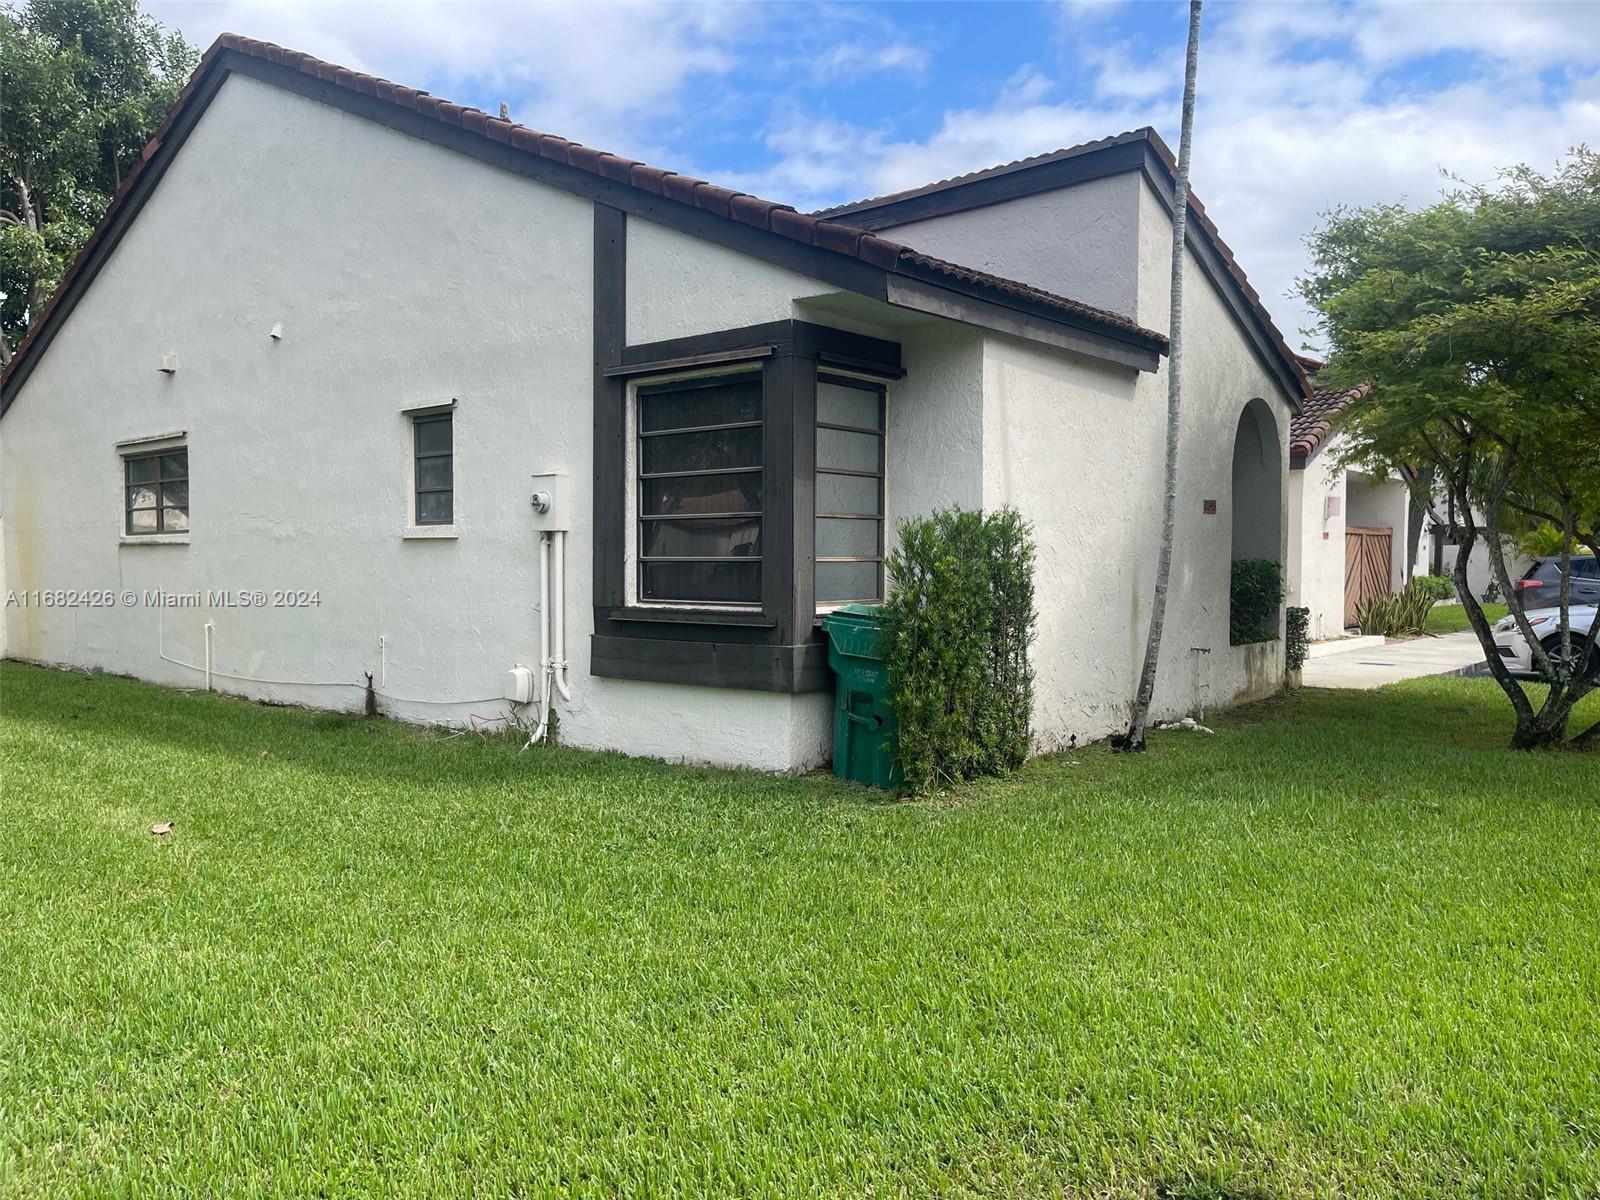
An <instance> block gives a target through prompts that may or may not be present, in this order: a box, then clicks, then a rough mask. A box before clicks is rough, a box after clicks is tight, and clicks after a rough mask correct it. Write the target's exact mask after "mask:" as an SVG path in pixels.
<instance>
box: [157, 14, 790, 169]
mask: <svg viewBox="0 0 1600 1200" xmlns="http://www.w3.org/2000/svg"><path fill="white" fill-rule="evenodd" d="M146 7H147V8H148V10H149V11H150V12H152V13H153V14H154V15H155V16H156V17H157V18H159V19H160V20H162V21H163V22H165V23H167V24H169V25H172V26H175V27H176V28H178V29H180V30H182V31H183V33H184V35H185V36H186V37H188V38H189V40H190V41H193V42H195V43H196V44H198V45H201V46H204V45H207V44H209V43H210V42H211V41H212V40H214V39H215V37H216V36H217V34H219V33H222V32H224V31H225V30H232V31H234V32H238V33H243V34H247V35H248V36H250V37H256V38H261V39H263V40H266V41H273V42H278V43H279V44H281V45H285V46H289V47H292V48H293V49H296V50H301V51H304V52H306V53H308V54H313V55H316V56H317V57H319V58H324V59H327V60H329V61H331V62H337V63H339V64H341V65H343V66H347V67H350V68H352V69H353V70H359V71H366V72H369V73H371V74H376V75H381V76H384V77H386V78H390V79H394V80H397V81H399V82H402V83H407V84H410V85H412V86H417V85H418V84H419V82H427V81H432V84H431V86H432V87H433V88H434V89H435V90H440V91H443V89H444V88H446V87H448V86H449V85H450V84H452V83H458V84H459V83H461V82H463V81H466V80H469V79H470V80H472V81H474V82H475V83H477V84H479V85H480V86H482V85H484V84H487V85H488V86H491V87H494V88H497V89H499V90H500V92H501V93H502V97H501V98H503V99H506V100H508V101H510V103H511V107H512V111H513V115H514V116H515V117H516V118H517V119H518V120H520V121H523V122H524V123H526V124H529V125H534V126H536V127H539V128H543V129H547V130H550V131H551V132H553V133H559V134H561V135H562V136H565V137H571V138H574V139H576V140H579V141H584V142H588V143H591V144H593V145H597V146H601V147H603V148H605V149H609V150H615V151H618V152H623V153H638V152H639V142H640V140H641V139H640V130H641V127H642V125H643V122H642V121H641V119H640V118H641V116H642V115H644V114H649V115H651V116H652V117H659V116H660V115H662V114H663V113H664V112H666V113H670V112H671V111H672V110H673V109H675V108H676V107H678V106H679V105H681V104H682V103H684V100H685V94H686V92H687V91H688V89H689V87H690V85H691V84H692V83H694V82H696V81H697V80H700V79H703V78H706V77H712V78H715V77H717V76H721V75H723V74H725V73H726V72H728V71H729V70H731V69H732V68H733V67H734V65H735V64H736V63H737V61H738V53H739V49H740V45H741V43H742V42H743V41H744V40H745V39H746V38H748V37H750V36H751V35H752V34H753V33H754V32H755V30H756V29H757V28H759V26H760V23H761V21H762V20H763V17H762V14H761V11H760V10H758V9H754V8H750V7H744V6H735V5H724V4H709V3H685V2H678V0H670V2H662V3H643V2H638V0H635V2H633V3H608V4H572V3H554V4H505V3H494V2H491V0H411V2H409V3H403V4H383V5H377V4H370V3H364V2H362V0H323V2H320V3H314V4H313V3H302V2H299V0H147V4H146ZM443 94H446V95H448V94H450V93H449V92H447V91H445V92H443ZM457 94H458V95H459V91H458V93H457Z"/></svg>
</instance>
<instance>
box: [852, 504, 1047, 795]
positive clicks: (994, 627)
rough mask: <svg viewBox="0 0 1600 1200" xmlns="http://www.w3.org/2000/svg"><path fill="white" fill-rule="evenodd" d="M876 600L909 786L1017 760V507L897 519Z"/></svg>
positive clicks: (1023, 684)
mask: <svg viewBox="0 0 1600 1200" xmlns="http://www.w3.org/2000/svg"><path fill="white" fill-rule="evenodd" d="M899 543H900V544H899V546H898V548H897V549H896V550H895V551H894V553H892V554H891V555H890V556H889V558H888V561H887V564H886V565H887V570H888V576H889V580H890V589H889V596H888V600H887V601H886V603H885V604H884V619H885V626H886V628H885V638H884V647H885V658H886V660H887V662H886V666H887V669H888V684H889V703H890V707H891V708H893V710H894V713H895V717H896V718H897V720H898V722H899V728H900V739H899V747H900V749H899V753H900V767H901V770H902V771H903V772H904V774H905V780H906V786H907V788H908V789H909V790H910V791H913V792H925V791H928V790H930V789H932V788H936V787H940V786H943V785H946V784H950V783H955V782H957V781H959V780H962V779H971V778H973V777H975V776H978V775H997V774H1004V773H1006V772H1008V771H1012V770H1015V769H1016V768H1017V767H1019V766H1021V765H1022V763H1023V761H1024V760H1025V759H1026V758H1027V757H1028V750H1029V748H1030V747H1031V745H1032V733H1031V723H1032V718H1033V669H1032V667H1031V666H1030V665H1029V662H1028V645H1029V643H1030V642H1031V641H1032V640H1033V629H1034V608H1033V561H1034V547H1033V536H1032V531H1031V529H1030V527H1029V525H1028V523H1027V522H1026V521H1024V520H1023V519H1022V516H1021V514H1019V513H1018V512H1017V511H1016V510H1015V509H1014V508H1010V507H1006V508H1002V509H1000V510H999V511H998V512H993V513H988V514H985V513H982V512H973V511H968V510H964V509H960V508H948V509H945V510H943V511H941V512H937V513H934V514H933V515H932V516H930V517H915V518H911V519H909V520H905V521H902V522H901V523H900V526H899Z"/></svg>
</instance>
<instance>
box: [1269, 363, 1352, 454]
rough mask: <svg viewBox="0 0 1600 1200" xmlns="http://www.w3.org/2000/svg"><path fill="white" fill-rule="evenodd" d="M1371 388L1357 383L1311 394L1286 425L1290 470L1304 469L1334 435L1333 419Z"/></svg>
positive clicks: (1319, 364)
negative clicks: (1352, 385) (1353, 385)
mask: <svg viewBox="0 0 1600 1200" xmlns="http://www.w3.org/2000/svg"><path fill="white" fill-rule="evenodd" d="M1307 361H1315V360H1307ZM1317 365H1318V366H1321V365H1322V364H1321V363H1318V364H1317ZM1371 386H1372V385H1371V384H1366V383H1358V384H1356V386H1355V387H1353V388H1343V389H1338V388H1330V389H1327V390H1324V391H1318V392H1313V393H1312V394H1311V396H1310V397H1309V398H1308V399H1307V400H1306V402H1305V403H1304V404H1303V405H1302V406H1301V411H1300V412H1299V413H1298V414H1297V415H1296V416H1295V418H1294V419H1293V420H1292V421H1290V422H1289V468H1290V470H1294V471H1301V470H1304V469H1305V465H1306V464H1307V463H1308V462H1310V461H1311V460H1312V459H1313V458H1315V457H1316V454H1317V451H1318V450H1320V449H1322V447H1323V446H1325V445H1327V444H1328V435H1329V434H1330V433H1332V432H1333V419H1334V418H1335V417H1336V416H1338V415H1339V414H1340V413H1342V412H1343V411H1344V410H1345V409H1346V408H1347V407H1349V404H1350V402H1351V401H1352V400H1356V399H1358V398H1360V397H1362V396H1365V395H1366V394H1367V393H1368V392H1369V391H1370V390H1371Z"/></svg>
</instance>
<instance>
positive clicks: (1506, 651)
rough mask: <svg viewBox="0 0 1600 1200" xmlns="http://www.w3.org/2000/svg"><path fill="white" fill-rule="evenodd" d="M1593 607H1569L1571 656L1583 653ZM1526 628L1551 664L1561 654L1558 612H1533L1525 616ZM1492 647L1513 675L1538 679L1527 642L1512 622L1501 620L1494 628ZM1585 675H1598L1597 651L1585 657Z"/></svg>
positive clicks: (1589, 605)
mask: <svg viewBox="0 0 1600 1200" xmlns="http://www.w3.org/2000/svg"><path fill="white" fill-rule="evenodd" d="M1595 612H1596V606H1595V605H1593V604H1588V605H1577V604H1575V605H1573V606H1572V608H1571V610H1570V615H1569V617H1568V621H1569V623H1570V625H1571V628H1572V639H1571V641H1572V653H1573V654H1575V655H1576V654H1582V653H1583V642H1584V639H1585V638H1587V637H1588V636H1589V630H1590V629H1591V628H1592V627H1593V626H1594V615H1595ZM1528 624H1529V625H1530V626H1532V627H1533V636H1534V637H1536V638H1538V639H1539V642H1540V644H1541V645H1543V646H1544V649H1545V653H1546V654H1548V655H1549V656H1550V658H1551V661H1552V662H1553V661H1554V660H1555V658H1556V656H1557V655H1558V654H1560V653H1561V610H1560V609H1559V608H1537V609H1534V610H1533V611H1532V612H1530V613H1529V614H1528ZM1494 644H1495V646H1496V647H1498V649H1499V651H1500V657H1501V658H1502V659H1504V660H1505V664H1506V666H1508V667H1510V668H1511V673H1512V674H1513V675H1521V676H1523V677H1525V678H1533V679H1536V678H1538V672H1536V671H1535V670H1534V669H1533V654H1532V652H1531V651H1530V650H1529V648H1528V643H1527V640H1526V639H1525V638H1524V637H1523V636H1522V632H1521V630H1519V629H1518V628H1517V622H1516V619H1515V618H1513V617H1503V618H1502V619H1501V620H1500V622H1499V623H1498V624H1497V625H1495V627H1494ZM1589 673H1590V674H1591V675H1600V648H1596V650H1595V651H1594V652H1593V653H1591V654H1590V655H1589Z"/></svg>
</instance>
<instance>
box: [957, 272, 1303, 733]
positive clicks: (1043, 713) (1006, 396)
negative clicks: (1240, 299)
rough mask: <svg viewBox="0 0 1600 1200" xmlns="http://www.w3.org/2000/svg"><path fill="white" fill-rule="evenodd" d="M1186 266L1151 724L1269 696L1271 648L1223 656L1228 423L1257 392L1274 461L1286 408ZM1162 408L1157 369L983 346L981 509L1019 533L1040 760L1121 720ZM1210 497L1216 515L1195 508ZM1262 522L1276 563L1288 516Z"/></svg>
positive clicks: (1153, 532) (1138, 620) (1140, 639)
mask: <svg viewBox="0 0 1600 1200" xmlns="http://www.w3.org/2000/svg"><path fill="white" fill-rule="evenodd" d="M1158 269H1163V268H1162V267H1160V266H1155V265H1150V264H1147V270H1158ZM1191 270H1192V274H1191V275H1190V280H1191V281H1198V282H1191V284H1190V287H1189V289H1188V290H1187V292H1186V295H1185V321H1186V325H1187V332H1186V334H1185V338H1186V343H1187V345H1188V347H1189V349H1188V350H1187V351H1186V354H1185V359H1184V361H1185V389H1184V390H1185V408H1184V418H1183V434H1182V438H1183V440H1182V459H1181V464H1180V471H1179V499H1178V510H1177V511H1178V518H1177V530H1176V538H1175V553H1174V558H1173V567H1172V580H1171V591H1170V597H1169V607H1168V610H1167V620H1166V635H1165V640H1164V649H1163V654H1162V661H1161V666H1160V670H1159V673H1158V677H1157V688H1156V701H1155V712H1156V715H1157V716H1158V718H1164V717H1173V716H1178V715H1181V714H1183V713H1185V712H1189V711H1191V710H1194V709H1201V708H1217V707H1221V706H1224V705H1227V704H1229V703H1232V702H1234V701H1236V700H1238V699H1242V698H1250V697H1254V696H1259V695H1263V694H1268V693H1270V692H1272V691H1276V690H1277V688H1278V687H1279V686H1280V685H1281V681H1282V675H1283V657H1282V643H1281V641H1279V642H1272V643H1265V644H1263V645H1260V646H1240V647H1234V646H1231V645H1230V644H1229V636H1228V584H1229V578H1230V573H1231V569H1232V558H1233V553H1232V538H1233V524H1232V519H1231V512H1232V494H1231V493H1232V481H1233V442H1234V436H1235V431H1236V430H1237V428H1238V424H1239V418H1240V415H1241V413H1242V412H1243V410H1244V408H1245V405H1246V404H1247V403H1248V402H1249V401H1250V399H1251V398H1252V397H1262V398H1272V399H1271V400H1270V401H1269V405H1270V408H1271V411H1272V414H1273V419H1274V424H1275V439H1274V444H1275V449H1276V451H1277V454H1278V461H1279V463H1280V464H1286V463H1287V461H1288V458H1287V453H1288V451H1287V443H1288V419H1287V418H1288V410H1287V407H1286V406H1285V405H1284V404H1283V402H1282V401H1281V400H1278V399H1276V397H1277V396H1278V392H1277V391H1276V388H1275V386H1274V384H1273V383H1272V380H1271V377H1270V376H1269V375H1268V373H1267V372H1266V370H1265V369H1264V368H1263V367H1262V366H1261V365H1260V364H1259V363H1258V362H1257V361H1256V360H1255V358H1254V356H1253V355H1252V353H1251V352H1250V350H1249V348H1248V346H1247V345H1246V344H1245V342H1244V340H1243V338H1242V336H1241V335H1240V334H1239V332H1238V330H1237V329H1236V328H1235V327H1234V326H1233V324H1232V320H1231V317H1230V316H1229V315H1228V313H1227V311H1226V309H1225V308H1224V306H1223V302H1222V300H1221V298H1220V297H1219V296H1217V295H1216V293H1215V292H1214V291H1212V290H1211V289H1210V287H1209V285H1206V284H1205V283H1204V279H1203V276H1200V274H1199V272H1198V269H1197V268H1195V267H1191ZM1156 286H1158V281H1157V279H1156V278H1155V277H1154V276H1151V275H1148V274H1146V275H1144V276H1142V277H1141V289H1145V288H1154V287H1156ZM1162 307H1163V308H1164V307H1165V305H1164V302H1163V305H1162ZM1161 324H1162V325H1164V324H1165V322H1164V321H1163V322H1162V323H1161ZM1158 327H1159V326H1158ZM1165 414H1166V379H1165V365H1164V364H1163V368H1162V371H1161V372H1160V373H1158V374H1155V375H1151V374H1135V373H1134V372H1132V371H1125V370H1121V369H1117V368H1113V367H1109V366H1103V365H1100V364H1096V363H1091V362H1087V361H1085V360H1082V359H1078V358H1076V357H1075V356H1072V355H1069V354H1066V353H1064V352H1059V351H1053V350H1047V349H1045V348H1042V347H1038V346H1034V345H1031V344H1027V343H1023V342H1019V341H1015V340H1013V339H1009V338H1003V337H991V338H989V339H988V340H987V341H986V343H985V353H984V443H983V461H984V488H983V492H984V504H985V506H987V507H993V506H996V505H999V504H1002V503H1012V504H1015V505H1017V507H1019V508H1020V509H1021V510H1022V511H1023V512H1024V514H1026V515H1027V516H1028V517H1029V518H1030V519H1031V520H1032V521H1033V523H1034V527H1035V533H1036V538H1037V542H1038V549H1039V564H1038V573H1037V576H1036V594H1037V599H1038V608H1039V630H1038V641H1037V643H1036V645H1035V649H1034V666H1035V671H1036V675H1037V692H1036V703H1037V710H1036V731H1037V735H1038V738H1039V741H1040V744H1041V746H1043V747H1045V748H1049V747H1052V746H1058V745H1062V744H1065V743H1067V742H1068V741H1069V740H1070V739H1073V738H1076V739H1077V740H1078V741H1079V742H1083V741H1087V740H1093V739H1096V738H1100V737H1104V736H1106V735H1108V734H1111V733H1113V732H1116V731H1118V730H1120V729H1121V728H1123V727H1124V726H1125V723H1126V721H1127V717H1128V711H1129V706H1130V704H1131V701H1132V697H1133V690H1134V686H1135V683H1136V680H1137V677H1138V672H1139V669H1140V666H1141V663H1142V661H1143V654H1144V639H1145V635H1146V631H1147V630H1148V627H1149V619H1150V603H1151V591H1152V589H1153V587H1154V580H1155V567H1156V554H1157V548H1158V545H1159V538H1160V527H1161V497H1162V486H1163V485H1162V473H1163V458H1164V454H1165V432H1166V426H1165ZM1285 483H1286V480H1284V479H1283V478H1282V476H1281V475H1280V487H1281V486H1284V484H1285ZM1208 499H1211V500H1215V501H1216V502H1217V512H1216V513H1215V514H1207V513H1205V512H1204V507H1205V505H1204V502H1205V501H1206V500H1208ZM1270 519H1272V520H1273V521H1275V524H1276V527H1277V530H1278V534H1277V544H1278V547H1279V557H1280V560H1281V557H1282V547H1283V545H1284V542H1285V539H1286V536H1287V528H1288V524H1287V516H1286V507H1285V506H1284V505H1282V504H1279V505H1277V506H1276V512H1275V513H1273V514H1271V515H1270Z"/></svg>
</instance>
